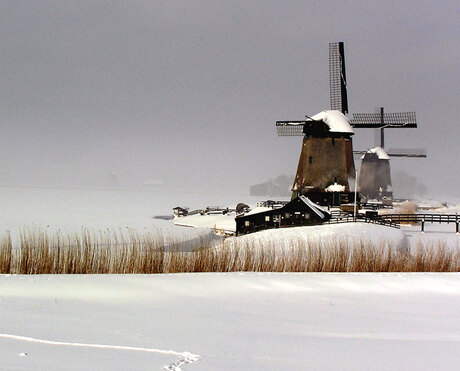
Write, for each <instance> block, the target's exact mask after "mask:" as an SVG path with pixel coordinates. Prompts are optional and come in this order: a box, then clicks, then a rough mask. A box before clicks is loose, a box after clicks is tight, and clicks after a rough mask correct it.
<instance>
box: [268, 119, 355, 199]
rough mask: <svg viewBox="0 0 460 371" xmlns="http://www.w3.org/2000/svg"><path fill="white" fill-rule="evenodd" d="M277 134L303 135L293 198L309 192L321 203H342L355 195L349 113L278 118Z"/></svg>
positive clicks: (351, 130)
mask: <svg viewBox="0 0 460 371" xmlns="http://www.w3.org/2000/svg"><path fill="white" fill-rule="evenodd" d="M276 126H277V130H278V135H280V136H285V135H302V136H303V140H302V149H301V152H300V157H299V162H298V166H297V173H296V176H295V180H294V184H293V186H292V197H293V198H295V197H297V196H301V195H306V196H308V197H309V198H310V199H311V200H312V201H314V202H317V203H320V204H328V205H330V204H339V203H341V202H348V201H349V199H350V198H351V197H352V194H351V192H350V184H349V179H350V178H353V176H354V171H355V166H354V160H353V145H352V139H351V137H352V135H353V134H354V133H353V129H352V127H351V126H350V123H349V122H348V119H347V118H346V116H345V115H344V114H343V113H342V112H340V111H337V110H327V111H322V112H320V113H318V114H317V115H314V116H312V117H311V118H307V119H306V120H304V121H278V122H277V123H276Z"/></svg>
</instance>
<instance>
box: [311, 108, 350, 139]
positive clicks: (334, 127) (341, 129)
mask: <svg viewBox="0 0 460 371" xmlns="http://www.w3.org/2000/svg"><path fill="white" fill-rule="evenodd" d="M311 119H312V120H314V121H323V122H324V123H325V124H326V125H327V126H329V131H330V132H332V133H350V134H354V132H353V129H352V127H351V125H350V122H349V121H348V119H347V117H346V116H345V115H344V114H343V113H342V112H340V111H337V110H325V111H321V112H320V113H317V114H316V115H314V116H312V117H311ZM308 120H309V119H307V121H308Z"/></svg>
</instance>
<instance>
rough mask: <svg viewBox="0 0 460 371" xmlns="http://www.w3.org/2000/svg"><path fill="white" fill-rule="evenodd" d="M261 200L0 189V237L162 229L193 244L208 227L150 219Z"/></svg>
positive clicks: (164, 191) (182, 192)
mask: <svg viewBox="0 0 460 371" xmlns="http://www.w3.org/2000/svg"><path fill="white" fill-rule="evenodd" d="M259 199H260V197H250V196H242V195H238V194H230V195H228V194H214V193H207V192H189V191H187V190H186V189H185V190H177V189H174V190H170V189H168V188H167V187H164V188H157V190H156V191H143V190H139V189H133V190H130V189H120V190H116V189H53V188H27V187H6V186H2V187H0V205H1V213H0V234H1V233H2V232H4V231H6V230H9V231H11V233H12V235H13V238H14V239H17V236H18V233H19V230H20V229H21V228H24V227H28V228H41V229H42V230H46V231H48V232H49V233H50V234H53V233H55V232H56V231H62V232H63V233H75V232H79V231H81V228H82V227H85V228H89V229H90V230H92V231H96V232H97V231H104V230H106V229H111V230H125V231H126V230H127V229H128V228H132V229H135V230H137V231H138V232H140V233H143V232H147V231H149V232H151V231H161V232H162V234H163V235H164V236H165V237H168V236H174V237H175V238H176V239H178V240H191V239H194V238H197V237H199V236H203V235H207V236H209V235H210V233H211V231H209V230H208V229H206V230H203V229H193V228H183V227H177V226H175V225H174V224H173V223H172V222H171V221H168V220H160V219H154V218H153V216H155V215H172V214H173V210H172V209H173V208H174V207H176V206H188V207H190V208H191V209H197V208H203V207H205V206H208V205H216V204H218V205H219V206H220V205H222V206H229V207H233V208H234V207H235V206H236V205H237V203H238V202H245V203H250V204H255V203H256V202H257V201H258V200H259Z"/></svg>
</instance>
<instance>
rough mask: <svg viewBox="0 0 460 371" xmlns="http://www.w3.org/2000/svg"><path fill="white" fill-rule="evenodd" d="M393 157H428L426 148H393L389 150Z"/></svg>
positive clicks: (389, 154)
mask: <svg viewBox="0 0 460 371" xmlns="http://www.w3.org/2000/svg"><path fill="white" fill-rule="evenodd" d="M387 153H388V156H391V157H421V158H426V149H425V148H391V149H389V150H387Z"/></svg>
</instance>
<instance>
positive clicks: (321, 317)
mask: <svg viewBox="0 0 460 371" xmlns="http://www.w3.org/2000/svg"><path fill="white" fill-rule="evenodd" d="M459 307H460V274H262V273H259V274H257V273H233V274H213V273H210V274H177V275H155V276H133V275H130V276H123V275H118V276H101V275H98V276H59V275H53V276H0V319H1V330H0V369H3V370H26V369H33V370H63V369H66V370H90V369H91V370H95V369H97V370H134V369H135V370H157V369H161V368H162V367H164V366H167V367H168V366H170V369H178V368H174V367H175V366H174V364H176V365H179V363H184V362H186V361H189V362H191V363H189V364H186V363H184V364H183V365H182V366H181V367H182V368H183V369H184V370H185V369H190V370H305V369H317V370H324V369H330V370H337V369H348V370H356V369H361V370H368V369H382V370H383V369H384V370H395V369H399V370H421V369H424V370H435V369H436V370H455V369H458V365H459V364H460V352H459V351H458V349H459V346H460V312H459V310H458V308H459ZM34 340H36V341H34Z"/></svg>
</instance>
